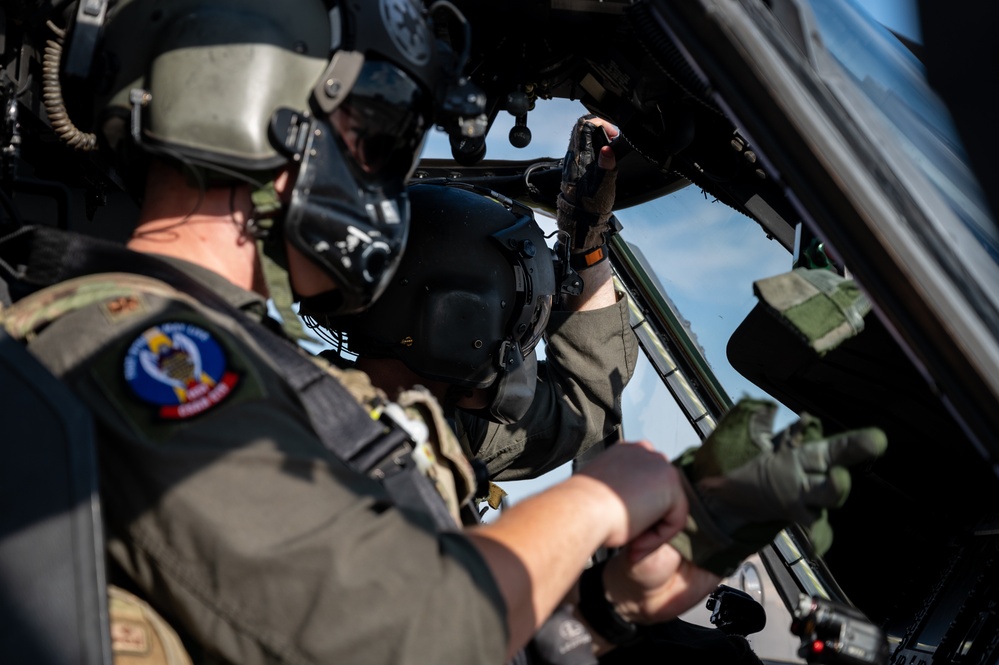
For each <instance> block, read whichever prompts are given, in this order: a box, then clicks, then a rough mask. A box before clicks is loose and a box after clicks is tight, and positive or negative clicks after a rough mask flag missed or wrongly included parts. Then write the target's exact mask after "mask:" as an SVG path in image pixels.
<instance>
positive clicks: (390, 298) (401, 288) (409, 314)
mask: <svg viewBox="0 0 999 665" xmlns="http://www.w3.org/2000/svg"><path fill="white" fill-rule="evenodd" d="M409 200H410V206H411V211H412V224H411V227H410V238H409V242H408V244H407V248H406V253H405V255H404V256H403V259H402V261H401V262H400V264H399V268H398V270H397V271H396V274H395V277H394V278H393V279H392V281H391V283H390V285H389V287H388V288H387V289H386V290H385V292H384V293H383V294H382V296H381V298H379V300H378V302H377V303H375V304H374V305H373V306H372V307H371V308H370V309H368V310H367V311H365V312H362V313H360V314H358V315H355V316H348V317H335V318H330V319H326V321H325V322H326V324H327V325H329V326H330V327H331V328H332V329H334V330H337V331H339V332H341V333H345V334H346V347H347V349H348V350H349V351H351V352H353V353H357V354H359V355H362V356H373V357H391V358H396V359H398V360H401V361H403V362H404V363H405V364H406V365H407V366H408V367H409V368H410V369H411V370H413V371H414V372H416V373H417V374H419V375H421V376H423V377H425V378H428V379H436V380H441V381H445V382H448V383H450V384H453V385H456V386H461V387H465V388H491V389H492V391H493V396H492V404H491V405H490V407H489V414H488V415H489V416H491V417H492V419H494V420H498V421H500V422H513V421H516V420H519V419H520V418H521V417H523V414H524V413H525V412H526V409H527V407H528V406H529V405H530V403H531V400H532V399H533V395H534V387H535V383H536V379H537V367H536V356H535V354H534V348H535V346H536V345H537V343H538V341H539V340H540V339H541V336H542V334H543V333H544V330H545V326H546V325H547V323H548V317H549V314H550V313H551V307H552V303H553V299H554V296H555V271H554V266H553V255H552V252H551V250H550V249H549V247H548V245H547V244H546V242H545V236H544V233H543V232H542V231H541V228H540V227H539V226H538V224H537V222H536V221H535V220H534V214H533V212H532V211H531V209H530V208H528V207H526V206H524V205H522V204H519V203H517V202H515V201H511V200H510V199H507V198H505V197H503V196H501V195H499V194H496V193H495V192H490V191H488V190H484V189H481V188H476V187H471V186H468V185H463V184H459V183H446V184H445V183H438V184H418V185H414V186H411V187H410V188H409ZM319 320H320V321H322V319H321V318H320V319H319Z"/></svg>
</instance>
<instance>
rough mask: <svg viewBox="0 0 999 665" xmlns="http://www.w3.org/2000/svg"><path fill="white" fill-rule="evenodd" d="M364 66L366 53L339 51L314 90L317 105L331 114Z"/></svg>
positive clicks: (345, 96) (348, 91)
mask: <svg viewBox="0 0 999 665" xmlns="http://www.w3.org/2000/svg"><path fill="white" fill-rule="evenodd" d="M363 66H364V54H363V53H359V52H358V51H337V52H336V53H334V54H333V57H332V58H331V59H330V64H329V65H327V67H326V71H325V72H323V75H322V76H321V77H320V78H319V82H318V83H316V87H315V88H314V89H313V91H312V95H313V99H314V101H315V103H316V106H318V107H319V110H321V111H322V112H323V113H325V114H327V115H329V114H330V113H332V112H333V111H334V110H336V107H338V106H339V105H340V104H341V103H342V102H343V100H344V99H346V98H347V95H348V94H350V91H351V89H352V88H353V87H354V84H355V83H356V82H357V78H358V76H360V74H361V68H362V67H363Z"/></svg>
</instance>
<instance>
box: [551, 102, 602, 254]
mask: <svg viewBox="0 0 999 665" xmlns="http://www.w3.org/2000/svg"><path fill="white" fill-rule="evenodd" d="M594 119H595V116H593V115H585V116H583V117H582V118H580V119H579V120H577V121H576V125H575V126H574V127H573V130H572V135H571V136H570V137H569V150H568V151H567V152H566V154H565V161H564V163H563V165H562V193H561V195H560V196H559V197H558V212H557V214H556V221H557V222H558V228H559V230H560V231H564V232H565V233H567V234H568V235H569V240H568V244H569V251H570V252H571V253H573V254H583V253H587V252H589V251H590V250H593V249H595V248H597V247H602V246H603V245H604V244H605V243H606V234H607V233H608V232H609V231H610V224H609V222H608V220H609V219H610V216H611V212H612V211H613V208H614V194H615V188H616V186H617V167H616V165H615V167H614V168H612V169H603V168H600V166H599V164H598V163H597V160H598V158H599V156H600V147H601V146H602V145H606V143H607V142H606V141H604V140H603V137H602V136H600V135H601V134H603V133H604V128H603V127H601V126H600V125H599V124H595V123H594V122H593V120H594ZM598 122H602V121H598ZM615 135H616V133H615ZM595 137H597V140H595Z"/></svg>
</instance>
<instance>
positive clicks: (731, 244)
mask: <svg viewBox="0 0 999 665" xmlns="http://www.w3.org/2000/svg"><path fill="white" fill-rule="evenodd" d="M818 1H823V0H818ZM856 4H858V5H859V6H861V7H863V8H864V9H865V10H866V11H868V13H870V14H871V16H872V17H873V18H875V19H876V20H878V21H880V22H881V23H883V24H884V25H886V26H887V27H889V28H891V29H893V30H895V31H897V32H899V33H901V34H903V35H905V36H907V37H910V38H912V39H914V40H916V41H919V39H920V32H919V27H918V19H917V15H916V10H915V3H914V1H913V2H909V1H908V0H856ZM584 112H585V109H584V108H583V107H582V105H580V104H579V103H578V102H570V101H567V100H540V101H539V102H538V105H537V109H536V110H534V111H532V112H531V113H530V114H529V116H528V126H529V127H530V129H531V131H532V134H533V140H532V142H531V144H530V145H529V146H528V147H527V148H525V149H522V150H518V149H516V148H513V147H512V146H510V144H509V142H508V140H507V133H508V131H509V129H510V127H512V125H513V118H512V116H509V115H508V114H506V113H501V114H500V116H499V117H498V118H497V121H496V123H495V125H494V127H493V128H492V130H491V132H490V134H489V136H488V140H487V145H488V152H487V157H489V158H496V159H531V158H535V157H542V156H545V157H555V158H558V157H561V156H562V155H563V154H564V152H565V148H566V144H567V141H568V137H569V131H570V129H571V128H572V125H573V123H574V122H575V120H576V118H577V117H578V116H579V115H581V114H582V113H584ZM423 154H424V156H425V157H450V149H449V148H448V144H447V139H446V137H445V136H444V135H443V134H441V133H437V132H435V133H433V134H431V136H430V138H429V140H428V142H427V146H426V148H425V150H424V153H423ZM618 217H619V219H620V220H621V222H622V224H623V225H624V237H625V238H626V239H627V240H628V241H630V242H632V243H634V244H637V245H638V246H640V247H641V248H642V250H643V251H644V253H645V254H646V256H647V258H648V259H649V261H650V262H651V263H652V265H653V266H655V269H656V271H657V274H658V275H659V278H660V280H661V282H662V284H663V286H664V287H665V289H666V291H667V292H668V294H669V295H670V297H671V298H672V299H673V301H674V302H675V303H676V305H677V307H678V309H679V310H680V312H681V314H682V315H683V316H684V317H685V318H687V319H688V320H689V321H690V322H691V324H692V328H693V330H694V331H695V334H696V335H697V339H698V342H699V343H700V344H701V346H702V347H703V348H704V350H705V353H706V356H707V359H708V362H709V363H710V364H711V366H712V368H713V369H714V370H715V372H716V374H717V375H718V376H719V378H720V380H721V381H722V384H723V385H724V386H725V387H726V389H727V390H728V391H729V394H730V395H731V396H732V397H733V399H737V398H738V397H740V396H741V395H742V394H749V395H753V396H762V393H761V391H760V390H759V389H757V388H756V387H755V386H753V385H752V384H750V383H749V382H748V381H746V380H745V379H743V378H742V377H741V376H740V375H739V374H738V373H736V372H735V371H734V370H732V368H731V367H730V366H729V365H728V362H727V359H726V358H725V345H726V343H727V341H728V338H729V336H730V335H731V333H732V331H733V330H734V329H735V327H736V326H737V325H738V324H739V323H740V322H741V321H742V319H743V318H744V317H745V315H746V314H747V313H748V312H749V311H750V309H752V307H753V306H754V305H755V302H756V300H755V298H754V297H753V294H752V282H753V281H755V280H757V279H761V278H763V277H768V276H771V275H775V274H779V273H782V272H785V271H787V270H789V269H790V255H789V254H788V252H787V251H785V250H784V249H783V248H782V247H781V246H780V245H779V244H778V243H777V242H776V241H772V240H768V239H767V238H766V236H765V234H764V233H763V232H762V231H761V229H760V228H759V227H758V226H757V225H756V223H755V222H753V221H751V220H749V219H747V218H746V217H744V216H742V215H741V214H739V213H736V212H734V211H732V210H731V209H729V208H728V207H727V206H724V205H723V204H720V203H717V202H712V201H710V200H708V199H707V198H706V197H705V196H704V194H703V193H702V192H701V191H700V190H699V189H697V188H695V187H687V188H686V189H684V190H681V191H680V192H677V193H675V194H673V195H670V196H667V197H664V198H662V199H658V200H655V201H652V202H649V203H646V204H643V205H641V206H636V207H634V208H630V209H627V210H622V211H619V212H618ZM548 223H550V222H548ZM543 225H544V224H543ZM624 404H625V435H626V438H628V439H636V438H644V439H648V440H650V441H651V442H652V443H653V444H654V445H656V447H657V448H659V449H661V450H663V451H664V452H665V453H666V454H667V455H669V456H675V455H676V454H677V453H679V452H680V451H682V450H683V449H684V448H686V447H688V446H690V445H696V443H697V442H698V438H697V436H696V435H695V433H694V431H693V429H692V428H691V427H690V425H689V424H688V423H687V422H686V420H685V419H684V418H683V416H682V414H681V413H680V412H679V409H677V408H676V407H675V405H674V404H673V403H672V400H671V399H670V398H669V396H668V395H667V394H666V392H665V389H664V388H663V387H662V384H661V383H660V382H659V380H658V377H657V376H655V374H654V372H653V371H652V370H651V369H650V367H649V366H648V365H647V364H643V365H640V366H639V369H638V371H637V372H636V374H635V377H634V378H633V379H632V382H631V384H630V385H629V386H628V389H627V391H626V394H625V400H624ZM783 411H784V413H782V415H781V419H780V424H785V423H787V422H789V421H790V420H791V419H793V417H794V414H792V413H790V412H788V411H787V410H783ZM567 474H568V470H567V469H562V470H560V471H557V472H555V473H554V474H551V475H550V476H549V477H548V478H546V479H544V480H541V481H538V482H529V483H524V484H520V483H515V484H504V487H506V488H507V489H508V491H511V492H512V493H514V498H515V499H516V497H517V496H523V495H525V494H529V493H532V492H533V491H536V490H537V489H539V488H541V487H543V486H544V485H546V484H547V483H550V482H551V481H553V480H556V479H558V478H561V477H564V476H565V475H567ZM508 485H509V486H508Z"/></svg>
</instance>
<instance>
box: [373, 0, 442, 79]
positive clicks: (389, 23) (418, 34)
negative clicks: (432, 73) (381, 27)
mask: <svg viewBox="0 0 999 665" xmlns="http://www.w3.org/2000/svg"><path fill="white" fill-rule="evenodd" d="M380 8H381V14H382V23H384V24H385V31H386V32H387V33H388V34H389V37H391V38H392V42H393V43H394V44H395V47H396V48H397V49H398V50H399V52H400V53H402V55H403V56H405V57H406V59H407V60H409V61H410V62H412V63H413V64H414V65H425V64H427V63H428V62H429V61H430V30H429V28H427V24H426V22H425V21H424V20H423V17H422V16H420V14H419V12H417V11H416V7H414V6H413V3H412V2H411V0H381V3H380Z"/></svg>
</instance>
